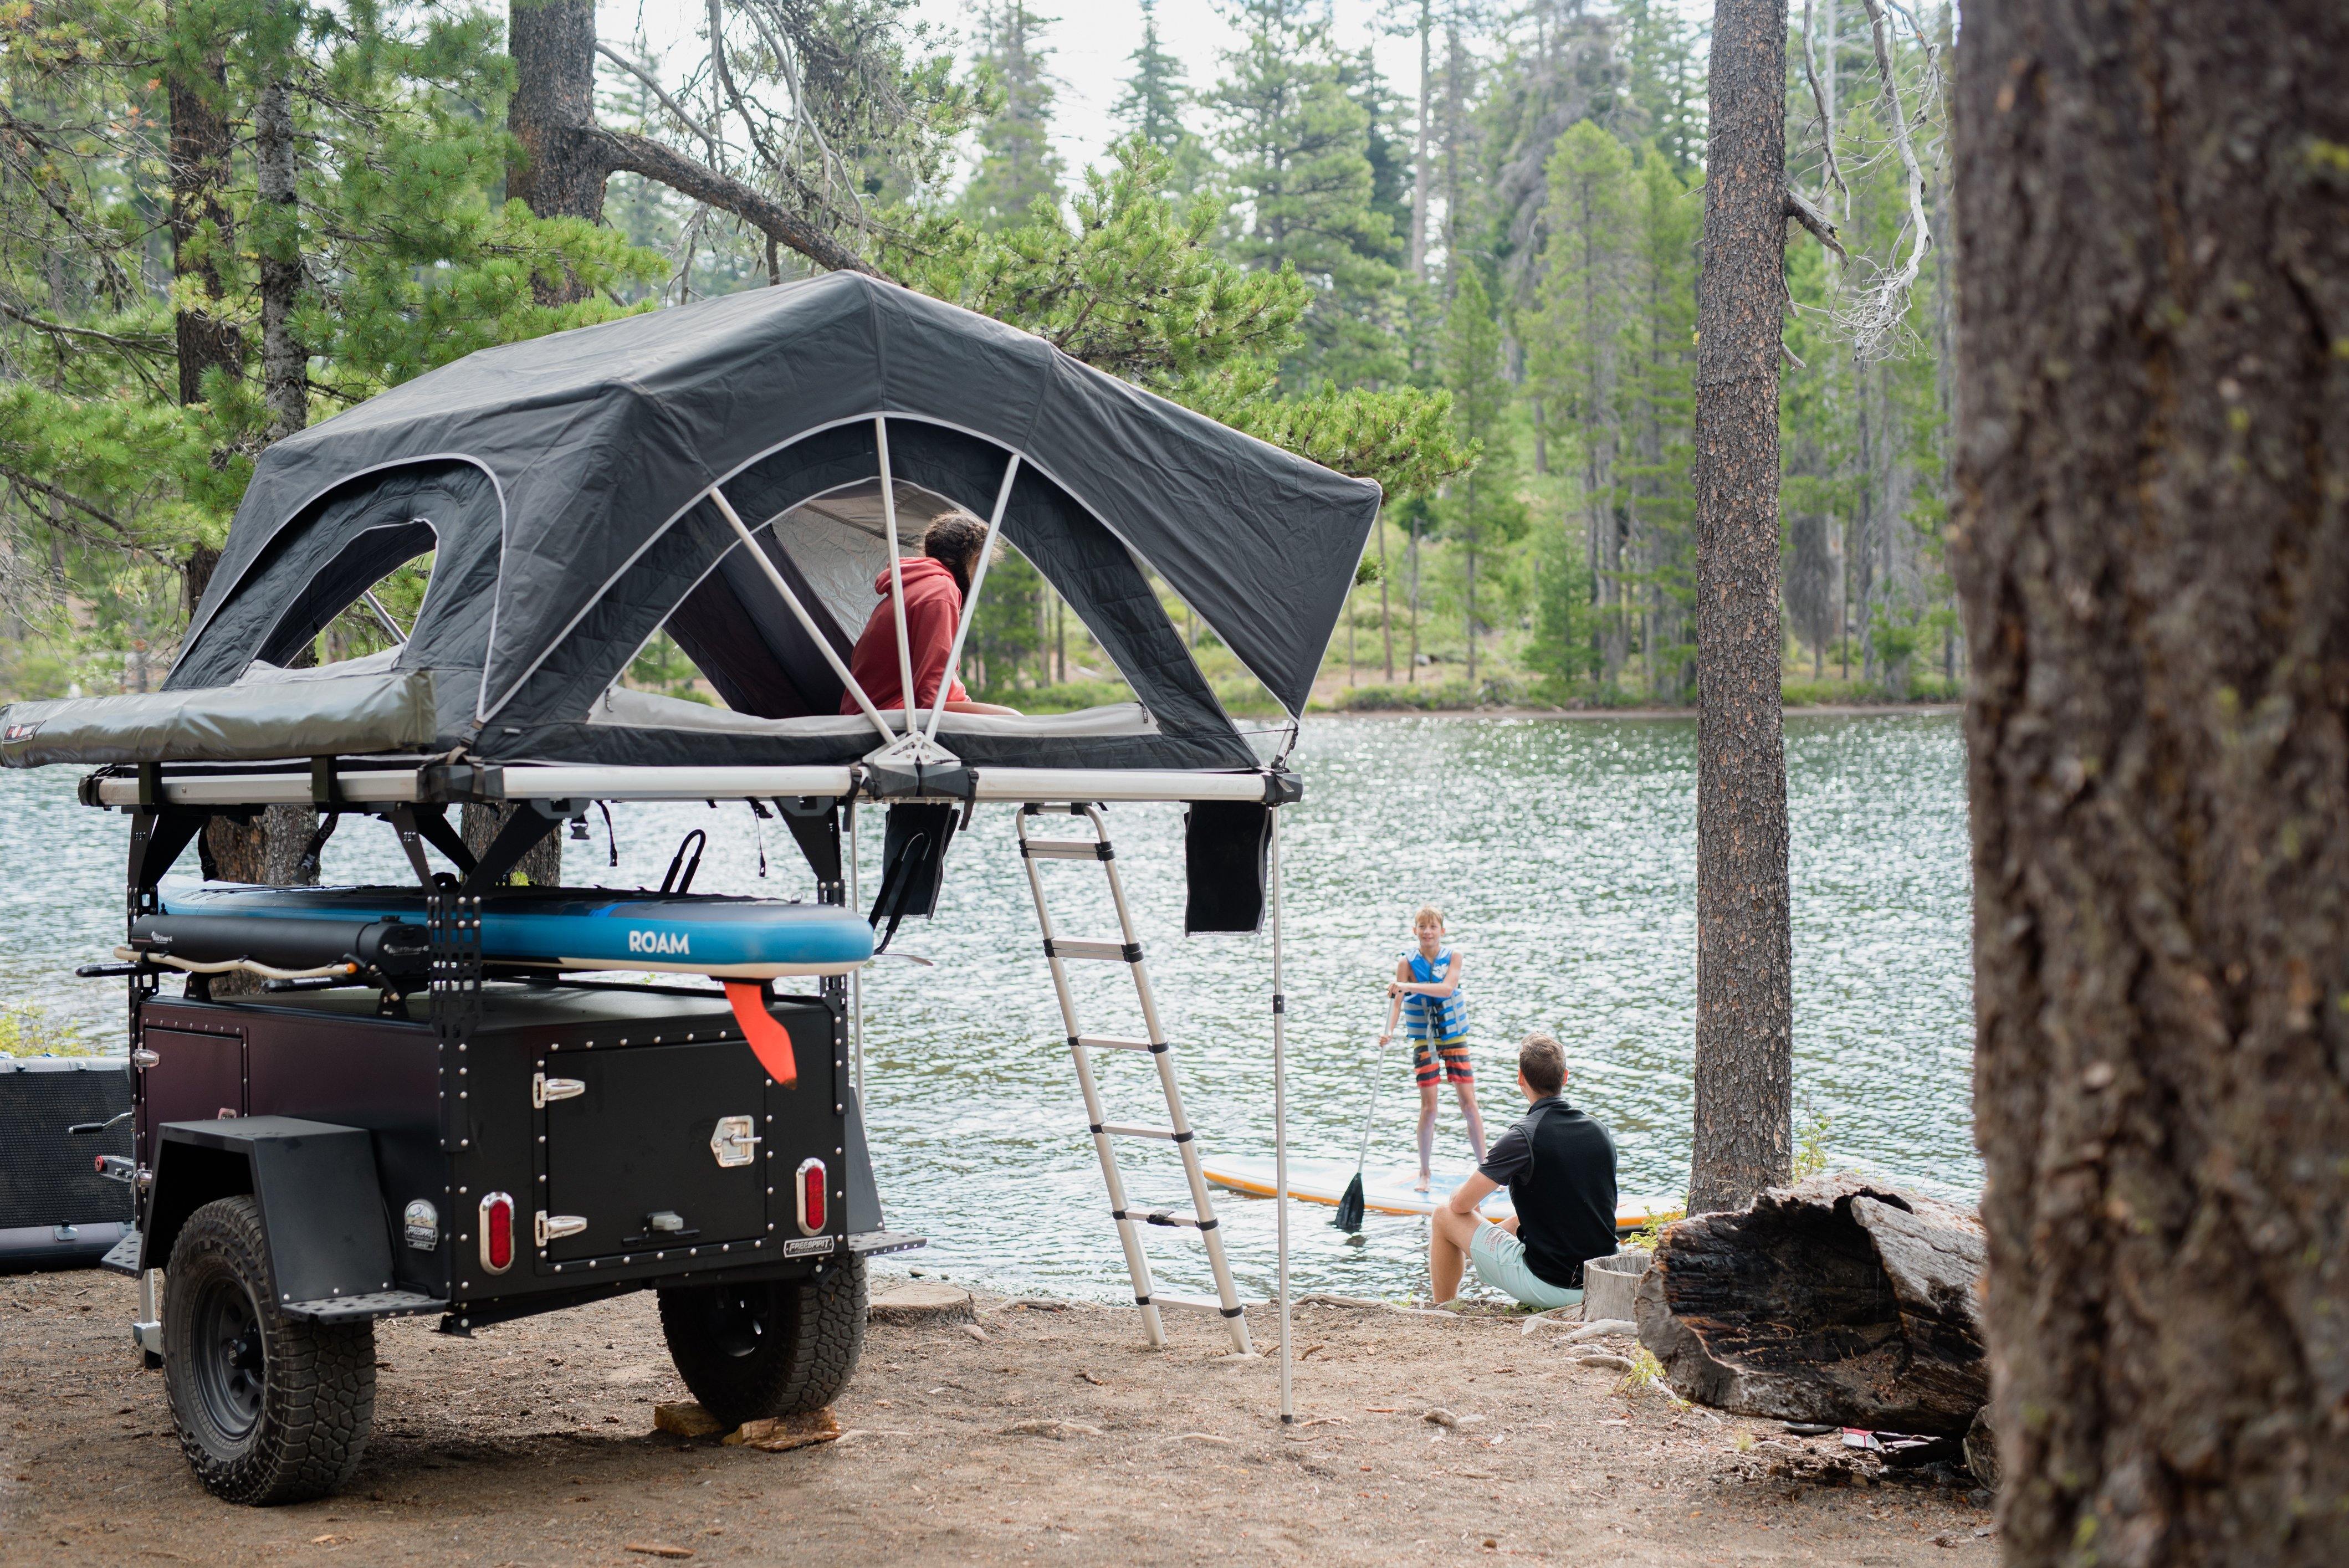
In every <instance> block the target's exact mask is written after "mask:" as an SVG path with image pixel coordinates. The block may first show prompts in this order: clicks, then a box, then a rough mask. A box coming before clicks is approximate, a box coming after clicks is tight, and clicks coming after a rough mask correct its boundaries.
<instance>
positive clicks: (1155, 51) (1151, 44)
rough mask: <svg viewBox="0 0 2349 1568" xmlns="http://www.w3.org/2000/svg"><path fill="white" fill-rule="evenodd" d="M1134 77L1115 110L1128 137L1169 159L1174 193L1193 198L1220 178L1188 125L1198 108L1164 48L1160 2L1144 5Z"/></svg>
mask: <svg viewBox="0 0 2349 1568" xmlns="http://www.w3.org/2000/svg"><path fill="white" fill-rule="evenodd" d="M1127 58H1128V59H1130V60H1132V61H1133V75H1132V76H1130V77H1127V78H1126V79H1125V91H1124V92H1123V94H1122V95H1120V97H1119V98H1118V100H1117V103H1116V106H1115V107H1114V108H1112V109H1111V110H1110V114H1111V117H1112V119H1115V120H1116V121H1117V122H1118V123H1119V124H1120V125H1122V126H1123V127H1125V129H1127V131H1128V132H1130V133H1131V134H1133V135H1135V136H1138V137H1140V138H1142V139H1143V141H1145V142H1147V143H1149V144H1150V145H1151V146H1152V147H1154V148H1156V149H1157V150H1159V151H1160V152H1161V153H1164V155H1165V158H1166V163H1167V181H1166V186H1167V189H1168V190H1169V191H1175V192H1177V193H1181V194H1188V193H1190V192H1192V191H1196V190H1198V189H1199V188H1200V186H1201V185H1202V184H1204V183H1205V182H1206V181H1207V180H1209V179H1210V178H1212V176H1213V174H1214V172H1215V155H1214V154H1213V153H1211V152H1209V151H1208V150H1207V146H1206V143H1205V142H1204V141H1202V140H1201V139H1199V136H1198V133H1197V132H1195V131H1194V130H1193V129H1191V128H1190V126H1189V124H1188V123H1187V122H1186V120H1185V118H1184V117H1185V110H1187V109H1189V108H1191V106H1192V94H1191V88H1190V86H1189V84H1188V83H1187V82H1186V81H1185V78H1184V72H1183V62H1182V61H1181V60H1179V59H1176V58H1175V57H1174V56H1173V55H1170V54H1168V53H1167V52H1166V51H1165V49H1164V48H1163V47H1161V46H1160V45H1159V42H1158V0H1142V46H1141V47H1139V48H1137V49H1135V50H1134V51H1133V54H1131V55H1129V56H1127Z"/></svg>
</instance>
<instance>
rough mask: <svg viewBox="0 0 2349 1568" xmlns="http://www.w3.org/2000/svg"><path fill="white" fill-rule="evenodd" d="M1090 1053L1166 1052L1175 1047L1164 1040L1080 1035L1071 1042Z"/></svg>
mask: <svg viewBox="0 0 2349 1568" xmlns="http://www.w3.org/2000/svg"><path fill="white" fill-rule="evenodd" d="M1069 1043H1070V1044H1071V1045H1077V1046H1082V1047H1084V1048H1085V1049H1087V1050H1089V1051H1154V1052H1158V1051H1166V1050H1170V1049H1172V1048H1173V1047H1170V1046H1168V1045H1167V1043H1166V1042H1165V1041H1164V1040H1159V1041H1156V1042H1152V1041H1149V1040H1121V1039H1119V1038H1118V1037H1115V1036H1114V1035H1079V1036H1078V1037H1076V1038H1075V1039H1073V1040H1071V1042H1069Z"/></svg>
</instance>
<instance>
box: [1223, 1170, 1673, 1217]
mask: <svg viewBox="0 0 2349 1568" xmlns="http://www.w3.org/2000/svg"><path fill="white" fill-rule="evenodd" d="M1200 1165H1201V1169H1202V1170H1203V1171H1206V1177H1207V1180H1208V1181H1212V1182H1214V1183H1215V1184H1216V1186H1218V1187H1228V1188H1230V1189H1231V1190H1232V1191H1235V1192H1247V1193H1249V1194H1250V1195H1252V1196H1255V1197H1258V1198H1269V1197H1271V1196H1272V1195H1273V1193H1274V1191H1275V1189H1274V1186H1273V1175H1274V1173H1273V1162H1272V1161H1270V1160H1268V1159H1266V1158H1264V1157H1262V1156H1259V1155H1252V1154H1234V1155H1216V1156H1214V1157H1212V1158H1209V1159H1206V1160H1204V1161H1201V1162H1200ZM1473 1169H1474V1167H1471V1166H1467V1165H1457V1166H1447V1165H1442V1164H1439V1165H1437V1166H1436V1167H1435V1171H1434V1174H1433V1179H1432V1180H1431V1181H1429V1182H1428V1185H1427V1190H1426V1191H1420V1189H1419V1167H1418V1166H1416V1165H1396V1166H1391V1167H1388V1168H1386V1169H1383V1170H1382V1169H1381V1168H1379V1167H1377V1166H1366V1167H1364V1168H1363V1170H1362V1205H1363V1207H1364V1208H1366V1209H1368V1210H1369V1211H1370V1212H1371V1213H1373V1214H1432V1213H1433V1212H1435V1211H1436V1210H1437V1209H1438V1208H1439V1207H1441V1206H1442V1205H1443V1204H1444V1202H1447V1201H1449V1200H1450V1198H1451V1196H1452V1190H1453V1189H1454V1188H1455V1187H1457V1186H1459V1185H1460V1183H1461V1182H1463V1181H1466V1180H1467V1179H1468V1177H1469V1174H1470V1172H1471V1171H1473ZM1353 1179H1354V1167H1352V1166H1351V1165H1349V1164H1347V1163H1346V1162H1345V1161H1342V1160H1291V1161H1289V1162H1288V1195H1289V1196H1290V1197H1292V1198H1297V1199H1299V1200H1302V1201H1303V1202H1308V1203H1328V1204H1330V1205H1332V1206H1335V1205H1336V1203H1337V1202H1338V1200H1339V1199H1340V1197H1342V1196H1344V1194H1345V1191H1346V1185H1347V1183H1348V1182H1350V1181H1353ZM1476 1212H1478V1213H1480V1214H1482V1215H1484V1216H1485V1218H1486V1219H1488V1220H1506V1219H1507V1218H1509V1217H1510V1216H1511V1215H1512V1214H1515V1213H1516V1207H1515V1206H1514V1205H1512V1204H1511V1203H1510V1202H1509V1190H1508V1189H1507V1188H1506V1187H1504V1188H1501V1189H1500V1190H1499V1191H1495V1192H1494V1193H1493V1194H1492V1195H1491V1196H1490V1197H1488V1198H1486V1199H1485V1201H1484V1202H1482V1203H1481V1204H1479V1205H1477V1210H1476ZM1658 1213H1661V1215H1662V1216H1663V1217H1664V1218H1665V1219H1668V1220H1676V1219H1678V1218H1680V1214H1681V1206H1680V1204H1679V1203H1678V1202H1675V1201H1673V1200H1671V1199H1667V1198H1624V1199H1623V1200H1622V1201H1621V1202H1618V1203H1617V1204H1616V1205H1615V1233H1616V1234H1618V1235H1628V1234H1630V1233H1631V1232H1633V1231H1636V1230H1638V1229H1640V1227H1641V1226H1642V1225H1645V1224H1646V1223H1647V1222H1648V1221H1649V1219H1650V1218H1651V1216H1653V1215H1655V1214H1658Z"/></svg>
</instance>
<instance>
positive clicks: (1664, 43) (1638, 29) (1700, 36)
mask: <svg viewBox="0 0 2349 1568" xmlns="http://www.w3.org/2000/svg"><path fill="white" fill-rule="evenodd" d="M1616 15H1617V17H1618V21H1617V24H1616V25H1617V27H1618V29H1619V35H1620V43H1619V48H1618V52H1619V56H1620V57H1621V60H1622V67H1623V74H1624V84H1623V86H1624V92H1625V96H1627V97H1628V98H1630V101H1631V104H1632V106H1633V107H1634V108H1636V109H1637V110H1638V111H1639V116H1638V118H1639V123H1638V125H1637V127H1636V129H1634V130H1633V132H1632V134H1634V135H1636V136H1638V137H1639V138H1640V139H1644V140H1645V141H1646V142H1647V143H1648V144H1649V145H1650V146H1651V147H1653V148H1654V149H1655V150H1657V151H1659V152H1661V153H1662V154H1663V155H1664V157H1665V158H1666V159H1667V160H1670V161H1671V166H1672V172H1674V173H1675V174H1678V175H1679V176H1681V178H1682V179H1683V180H1687V179H1691V178H1692V177H1693V176H1694V174H1695V172H1696V170H1697V166H1698V163H1699V161H1700V160H1702V157H1703V155H1704V55H1703V42H1704V31H1703V27H1702V24H1700V23H1698V22H1696V21H1694V20H1693V19H1692V18H1691V17H1690V15H1688V13H1687V12H1686V11H1685V10H1684V9H1683V8H1682V7H1681V6H1680V5H1675V4H1673V3H1672V0H1619V4H1618V5H1617V8H1616Z"/></svg>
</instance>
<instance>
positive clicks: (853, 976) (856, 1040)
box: [845, 795, 864, 1116]
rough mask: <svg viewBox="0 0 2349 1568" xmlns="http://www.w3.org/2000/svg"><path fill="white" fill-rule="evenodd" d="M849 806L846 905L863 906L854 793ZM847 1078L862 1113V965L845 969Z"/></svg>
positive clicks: (847, 803) (855, 908)
mask: <svg viewBox="0 0 2349 1568" xmlns="http://www.w3.org/2000/svg"><path fill="white" fill-rule="evenodd" d="M845 805H846V807H847V810H848V907H849V908H850V909H851V910H852V911H854V910H859V909H862V908H864V893H863V892H860V891H859V890H858V888H857V877H856V851H857V843H856V815H857V813H856V797H855V796H854V795H851V796H850V797H849V798H848V799H847V801H846V802H845ZM848 1081H849V1082H850V1083H851V1084H852V1085H854V1087H855V1089H856V1114H857V1115H859V1116H863V1115H864V967H863V966H862V965H859V966H858V967H856V968H854V969H852V970H850V971H849V972H848Z"/></svg>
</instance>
